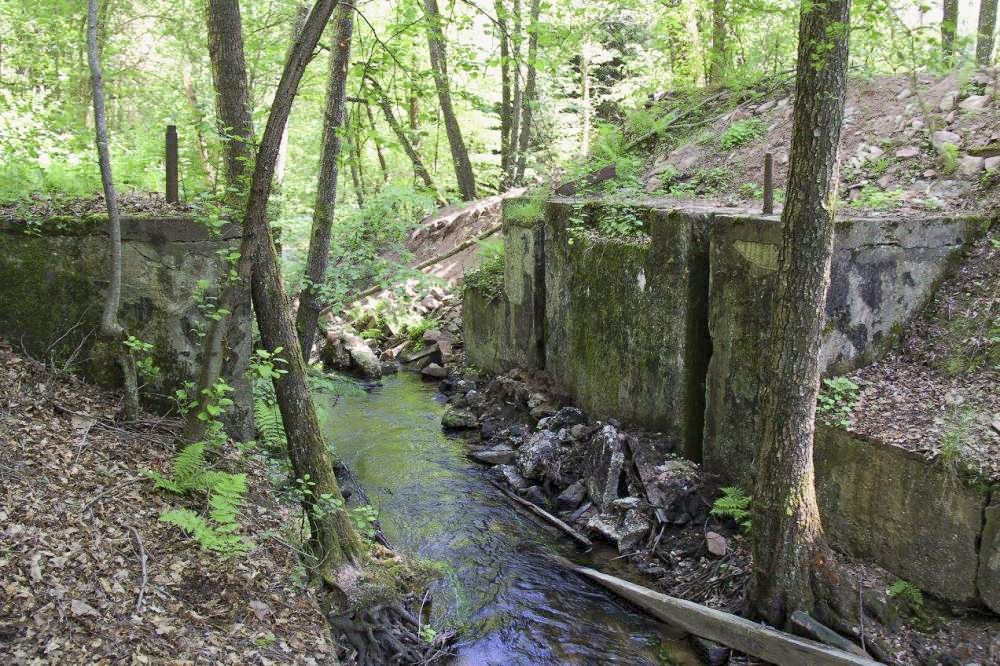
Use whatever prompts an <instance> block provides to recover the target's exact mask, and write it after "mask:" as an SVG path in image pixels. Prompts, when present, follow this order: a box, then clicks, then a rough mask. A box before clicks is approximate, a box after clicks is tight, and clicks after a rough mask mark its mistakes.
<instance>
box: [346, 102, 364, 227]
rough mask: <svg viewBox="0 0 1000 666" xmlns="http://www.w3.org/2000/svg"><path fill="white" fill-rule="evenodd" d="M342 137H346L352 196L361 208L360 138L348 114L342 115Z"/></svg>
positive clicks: (362, 186) (362, 181) (362, 188)
mask: <svg viewBox="0 0 1000 666" xmlns="http://www.w3.org/2000/svg"><path fill="white" fill-rule="evenodd" d="M352 132H353V136H352ZM344 136H345V137H347V152H348V153H349V155H350V159H349V160H348V162H347V163H348V166H349V167H350V169H351V183H352V184H353V185H354V196H355V198H357V200H358V208H361V207H362V206H364V205H365V179H364V176H363V175H362V173H361V146H360V143H361V136H360V134H359V132H358V131H357V127H356V126H354V127H352V123H351V114H350V113H345V114H344Z"/></svg>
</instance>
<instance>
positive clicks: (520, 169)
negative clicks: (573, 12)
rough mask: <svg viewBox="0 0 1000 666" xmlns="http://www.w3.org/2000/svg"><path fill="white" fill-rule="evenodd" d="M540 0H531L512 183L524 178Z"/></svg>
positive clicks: (533, 103)
mask: <svg viewBox="0 0 1000 666" xmlns="http://www.w3.org/2000/svg"><path fill="white" fill-rule="evenodd" d="M541 10H542V5H541V2H540V0H531V35H530V36H529V37H528V73H527V78H526V80H525V83H524V110H523V111H522V113H521V135H520V136H519V137H518V140H517V173H516V174H515V176H514V184H515V185H520V184H521V182H522V181H523V180H524V170H525V167H526V165H527V162H528V141H529V139H530V137H531V114H532V108H533V107H534V105H535V76H536V74H535V73H536V68H535V58H536V57H537V56H538V18H539V17H540V16H541Z"/></svg>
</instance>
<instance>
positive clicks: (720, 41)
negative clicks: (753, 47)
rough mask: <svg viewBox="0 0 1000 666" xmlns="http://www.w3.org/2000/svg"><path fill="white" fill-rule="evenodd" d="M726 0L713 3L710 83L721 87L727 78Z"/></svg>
mask: <svg viewBox="0 0 1000 666" xmlns="http://www.w3.org/2000/svg"><path fill="white" fill-rule="evenodd" d="M726 61H727V53H726V0H713V1H712V70H711V75H710V76H709V83H711V84H712V85H716V86H721V85H722V83H723V79H724V78H725V76H726Z"/></svg>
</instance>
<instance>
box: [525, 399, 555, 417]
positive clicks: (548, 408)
mask: <svg viewBox="0 0 1000 666" xmlns="http://www.w3.org/2000/svg"><path fill="white" fill-rule="evenodd" d="M528 413H529V414H531V417H532V418H536V419H544V418H545V417H546V416H552V415H554V414H555V413H556V407H555V405H552V404H550V403H547V402H544V403H542V404H540V405H538V406H536V407H533V408H532V409H531V411H530V412H528Z"/></svg>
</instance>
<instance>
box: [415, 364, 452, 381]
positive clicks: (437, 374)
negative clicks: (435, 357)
mask: <svg viewBox="0 0 1000 666" xmlns="http://www.w3.org/2000/svg"><path fill="white" fill-rule="evenodd" d="M420 374H422V375H423V376H424V377H431V378H432V379H444V378H445V377H447V376H448V369H447V368H442V367H441V366H440V365H438V364H437V363H430V364H428V365H427V367H426V368H424V369H423V370H421V371H420Z"/></svg>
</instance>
